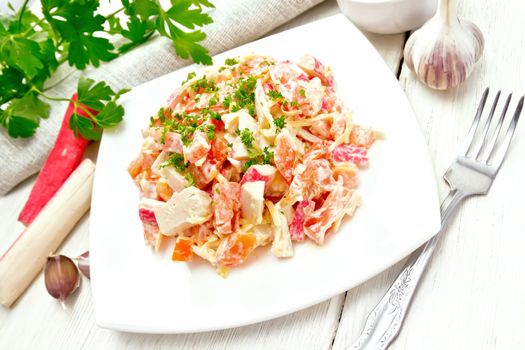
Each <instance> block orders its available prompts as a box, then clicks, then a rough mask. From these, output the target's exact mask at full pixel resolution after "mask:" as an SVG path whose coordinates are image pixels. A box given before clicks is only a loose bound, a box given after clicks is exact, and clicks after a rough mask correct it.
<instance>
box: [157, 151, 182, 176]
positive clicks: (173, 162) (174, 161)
mask: <svg viewBox="0 0 525 350" xmlns="http://www.w3.org/2000/svg"><path fill="white" fill-rule="evenodd" d="M166 166H172V167H174V168H175V169H177V171H179V172H183V171H184V170H186V168H187V167H188V165H187V164H186V163H184V156H183V155H182V154H180V153H172V154H171V155H170V156H169V158H168V160H166V161H165V162H164V163H162V164H161V165H160V167H161V168H164V167H166Z"/></svg>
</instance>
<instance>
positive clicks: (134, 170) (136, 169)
mask: <svg viewBox="0 0 525 350" xmlns="http://www.w3.org/2000/svg"><path fill="white" fill-rule="evenodd" d="M142 164H143V163H142V153H141V154H140V156H139V157H138V158H137V159H135V160H133V161H132V162H131V163H130V164H129V166H128V173H129V175H130V176H131V178H133V179H134V178H136V177H137V175H138V174H140V172H141V171H142Z"/></svg>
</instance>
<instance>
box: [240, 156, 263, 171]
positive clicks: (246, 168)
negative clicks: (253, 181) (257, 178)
mask: <svg viewBox="0 0 525 350" xmlns="http://www.w3.org/2000/svg"><path fill="white" fill-rule="evenodd" d="M256 164H260V163H259V162H258V161H257V158H252V159H249V160H248V161H246V163H244V166H243V167H242V172H243V173H245V172H246V171H247V170H248V169H249V168H250V167H251V166H252V165H256Z"/></svg>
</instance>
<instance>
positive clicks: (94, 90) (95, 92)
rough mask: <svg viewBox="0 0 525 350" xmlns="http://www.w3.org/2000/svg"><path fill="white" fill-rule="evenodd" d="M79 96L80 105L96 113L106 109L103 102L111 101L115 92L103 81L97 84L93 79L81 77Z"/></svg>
mask: <svg viewBox="0 0 525 350" xmlns="http://www.w3.org/2000/svg"><path fill="white" fill-rule="evenodd" d="M77 94H78V101H79V102H80V103H82V104H84V105H86V106H88V107H89V108H91V109H93V110H95V111H100V110H101V109H102V108H103V107H104V102H103V101H109V100H111V96H113V95H114V94H115V92H113V90H112V89H111V88H110V87H109V86H108V85H107V84H106V83H105V82H103V81H101V82H99V83H97V84H95V81H94V80H93V79H89V78H84V77H80V79H79V80H78V88H77Z"/></svg>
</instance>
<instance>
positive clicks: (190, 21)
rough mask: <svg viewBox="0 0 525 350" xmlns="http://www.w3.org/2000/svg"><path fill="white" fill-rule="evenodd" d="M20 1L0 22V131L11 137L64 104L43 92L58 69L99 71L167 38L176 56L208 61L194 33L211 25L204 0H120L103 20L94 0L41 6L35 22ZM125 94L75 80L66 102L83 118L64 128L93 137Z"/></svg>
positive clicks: (28, 132)
mask: <svg viewBox="0 0 525 350" xmlns="http://www.w3.org/2000/svg"><path fill="white" fill-rule="evenodd" d="M27 3H28V0H25V1H24V3H23V5H22V7H21V8H20V10H18V11H16V12H15V11H13V12H12V13H10V14H7V15H5V16H2V17H1V18H0V125H1V126H2V127H4V128H5V129H6V130H7V132H8V134H9V135H10V136H11V137H30V136H32V135H33V134H34V133H35V131H36V129H37V128H38V126H39V123H40V119H42V118H47V117H48V116H49V105H48V104H47V103H46V102H45V100H59V101H71V100H70V99H69V98H67V97H62V96H58V97H56V96H48V95H47V94H46V91H47V90H49V89H50V88H51V86H49V85H48V84H47V82H48V80H49V78H50V77H51V76H52V75H53V74H54V73H55V72H56V70H57V69H58V67H59V66H60V65H62V64H64V63H67V64H68V65H70V66H72V67H75V68H76V69H79V70H83V69H85V68H87V67H89V66H94V67H98V66H99V65H100V64H101V63H102V62H108V61H111V60H112V59H114V58H116V57H118V56H119V55H121V54H124V53H125V52H128V51H130V50H132V49H134V48H135V47H137V46H139V45H141V44H142V43H144V42H146V41H148V40H150V39H151V38H152V37H154V36H156V35H157V36H158V35H161V36H165V37H167V38H169V39H170V40H171V41H172V43H173V45H174V47H175V51H176V53H177V55H179V56H180V57H182V58H191V59H193V61H195V62H197V63H203V64H211V63H212V62H211V57H210V56H209V53H208V51H207V50H206V49H205V48H204V47H203V46H202V45H201V44H200V43H201V42H202V41H203V40H204V39H205V38H206V35H205V33H204V32H202V31H201V30H200V29H199V28H202V27H203V26H205V25H207V24H210V23H212V22H213V20H212V18H211V17H210V16H209V15H208V14H206V13H204V9H205V8H212V7H213V4H212V3H211V2H209V1H207V0H170V6H169V7H167V8H164V7H162V6H161V4H160V1H159V0H120V3H121V5H122V6H121V7H120V8H119V9H117V10H116V11H114V12H113V13H111V14H108V15H104V14H102V13H100V12H99V6H100V0H82V1H78V0H40V4H41V12H42V18H39V17H37V16H36V15H35V14H34V13H32V12H31V11H30V10H29V9H28V7H27ZM117 38H120V39H121V40H113V39H117ZM117 42H118V43H120V44H119V45H117V44H116V43H117ZM125 91H126V90H121V91H117V92H115V91H113V90H112V89H111V88H110V87H109V86H108V85H107V84H106V83H105V82H98V83H97V82H94V81H93V80H91V79H85V78H81V79H80V80H79V83H78V89H77V95H78V101H71V102H72V103H73V104H74V106H75V110H76V111H78V110H83V111H84V113H83V114H85V115H87V117H85V116H82V115H80V114H78V113H75V114H74V115H73V116H72V117H71V121H70V124H69V125H70V127H71V128H72V129H73V130H74V131H75V133H76V134H77V135H78V134H80V135H82V136H83V137H85V138H87V139H94V140H97V139H100V134H101V131H102V129H103V128H107V127H112V126H114V125H116V124H118V123H119V122H120V121H121V120H122V117H123V115H124V110H123V108H122V106H120V105H118V103H117V100H118V98H119V96H120V95H121V94H122V93H124V92H125ZM94 112H97V113H94Z"/></svg>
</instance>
